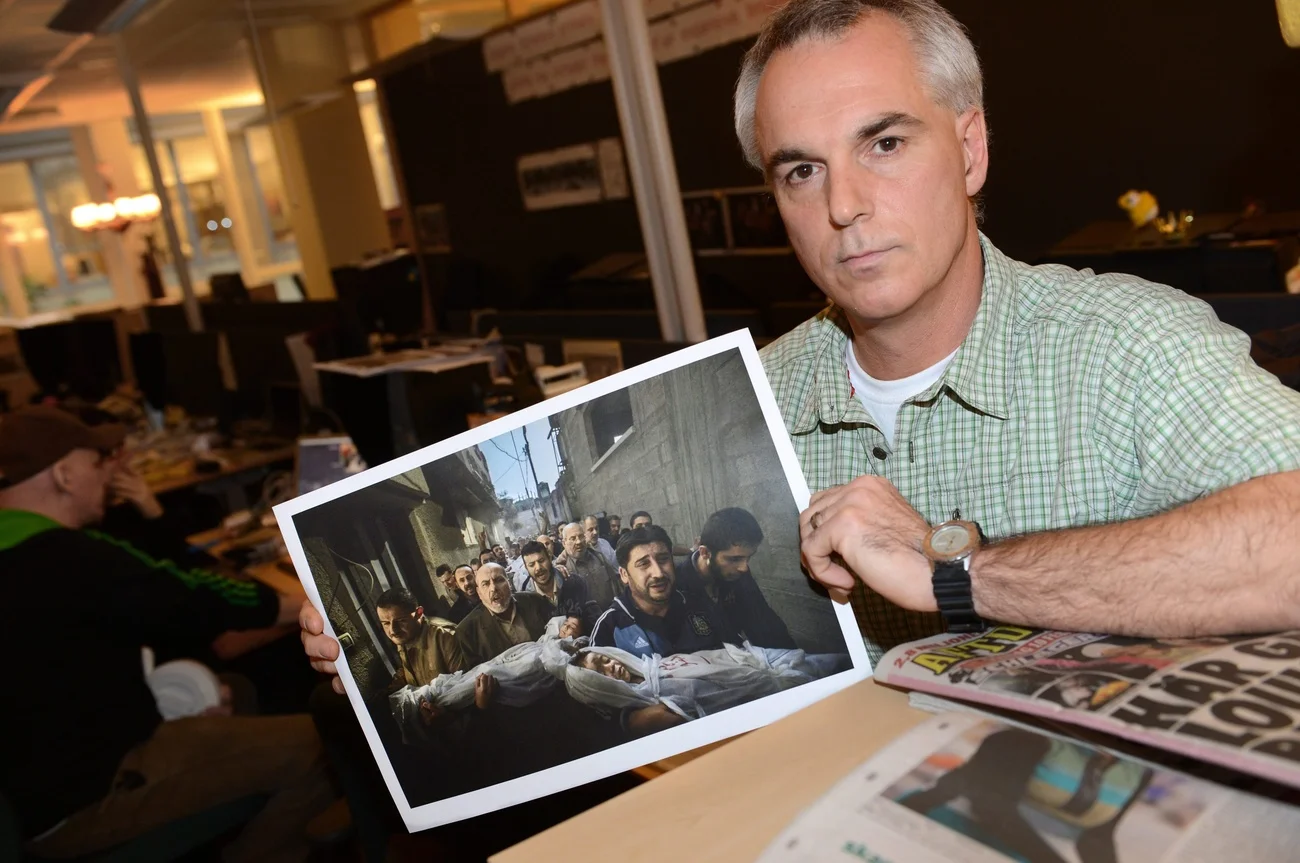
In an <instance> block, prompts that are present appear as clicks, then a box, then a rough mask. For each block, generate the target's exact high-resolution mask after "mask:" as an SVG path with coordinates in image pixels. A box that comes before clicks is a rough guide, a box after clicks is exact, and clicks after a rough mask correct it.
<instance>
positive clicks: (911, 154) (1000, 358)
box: [735, 0, 1300, 658]
mask: <svg viewBox="0 0 1300 863" xmlns="http://www.w3.org/2000/svg"><path fill="white" fill-rule="evenodd" d="M735 121H736V131H737V135H738V136H739V138H740V141H741V144H742V146H743V148H744V151H745V154H746V157H747V158H748V160H749V161H750V163H751V164H753V165H754V166H755V167H757V168H759V169H760V170H762V171H763V172H764V175H765V176H766V178H767V179H768V180H769V181H770V183H771V186H772V190H773V196H774V197H775V199H776V203H777V206H778V207H779V209H780V212H781V216H782V218H783V220H784V222H785V225H786V228H787V229H788V232H789V236H790V243H791V246H792V247H793V248H794V251H795V253H796V255H797V256H798V258H799V260H800V262H801V264H802V265H803V266H804V268H805V269H806V270H807V271H808V274H809V276H810V277H811V278H812V280H813V281H814V282H815V283H816V284H817V285H818V286H819V287H820V288H821V289H822V291H823V292H824V293H825V294H826V295H827V297H828V298H829V299H830V300H831V302H832V305H831V306H830V308H828V309H827V311H825V312H824V313H822V314H820V315H818V316H817V317H816V318H814V319H813V320H811V321H808V322H806V323H804V324H802V325H800V326H799V327H798V328H796V329H795V330H793V331H792V332H790V333H788V334H787V335H785V336H783V337H782V338H780V339H778V340H777V341H776V342H774V343H773V344H772V345H770V346H768V347H767V348H765V349H764V351H763V354H762V356H763V361H764V365H765V368H766V371H767V374H768V377H769V379H770V381H771V383H772V389H773V392H774V393H775V396H776V401H777V404H778V406H779V408H780V410H781V413H782V416H783V418H784V420H785V424H786V427H787V430H788V431H789V433H790V437H791V441H792V443H793V444H794V448H795V452H796V454H797V455H798V457H799V461H800V464H801V466H802V468H803V471H804V475H805V477H806V479H807V481H808V485H809V486H810V488H812V489H813V490H814V491H815V492H817V493H816V494H814V496H813V498H812V501H811V503H810V506H809V507H808V509H807V510H806V511H805V512H804V513H803V514H802V515H801V519H800V527H801V538H802V551H803V556H804V559H805V562H806V564H807V567H808V570H809V572H810V573H811V574H812V575H813V577H814V578H816V579H817V580H819V581H821V582H822V583H823V584H825V585H827V586H828V587H829V588H830V589H831V590H832V592H833V593H834V594H835V595H836V596H837V597H838V598H841V599H842V598H844V597H846V596H848V597H849V598H850V599H851V601H852V603H853V607H854V611H855V612H856V615H857V618H858V621H859V624H860V626H861V627H862V630H863V634H864V635H865V636H866V638H867V641H868V650H869V653H870V654H871V655H872V657H873V658H878V657H879V656H880V654H881V651H882V649H884V648H888V647H890V646H892V645H895V644H898V643H900V642H903V641H908V640H912V639H916V638H921V637H924V636H929V635H932V634H934V633H935V632H938V631H942V630H943V629H944V628H945V627H956V628H974V629H978V628H980V627H982V626H983V625H984V624H983V621H984V620H1005V621H1013V622H1015V623H1020V624H1026V625H1031V626H1036V627H1043V628H1048V629H1069V630H1082V631H1106V632H1112V633H1120V634H1130V635H1141V636H1166V635H1197V634H1215V633H1237V632H1260V631H1273V630H1282V629H1289V628H1292V627H1295V626H1297V625H1300V580H1297V577H1296V572H1297V570H1296V564H1295V561H1296V558H1297V556H1300V531H1297V530H1295V524H1296V520H1297V517H1298V515H1300V511H1298V509H1297V501H1300V471H1297V468H1300V395H1298V394H1297V393H1295V392H1293V391H1290V390H1287V389H1285V388H1284V387H1282V386H1281V385H1280V384H1279V383H1278V381H1277V379H1276V378H1274V377H1272V376H1271V375H1269V374H1267V373H1265V372H1263V371H1261V370H1260V369H1259V368H1258V367H1257V366H1255V364H1254V363H1253V362H1252V361H1251V359H1250V356H1249V347H1250V345H1249V340H1248V339H1247V338H1246V337H1245V336H1243V335H1242V334H1241V333H1239V332H1237V331H1235V330H1233V329H1231V328H1229V327H1226V326H1224V325H1223V324H1221V323H1219V322H1218V321H1217V320H1216V319H1215V317H1214V315H1213V313H1212V311H1211V310H1210V308H1209V307H1208V306H1207V305H1206V304H1205V303H1203V302H1201V301H1200V300H1196V299H1192V298H1190V297H1188V296H1186V295H1185V294H1182V293H1180V292H1178V291H1175V290H1173V289H1170V288H1167V287H1163V286H1160V285H1154V284H1151V283H1147V282H1143V281H1142V280H1140V279H1136V278H1133V277H1130V276H1123V275H1116V274H1106V275H1100V276H1094V275H1091V274H1090V273H1087V272H1082V273H1081V272H1077V271H1074V270H1070V269H1068V268H1065V267H1060V266H1042V267H1030V266H1027V265H1025V264H1022V263H1019V262H1017V261H1014V260H1011V259H1010V258H1007V257H1006V256H1005V255H1003V254H1002V253H1001V252H999V251H998V249H997V248H996V247H995V246H994V245H993V244H992V242H991V241H990V240H989V239H988V238H986V237H984V236H983V235H982V234H981V233H980V231H979V228H978V208H977V198H978V195H979V194H980V191H981V189H982V188H983V185H984V181H985V178H986V176H987V172H988V166H989V147H988V131H987V128H986V123H985V114H984V98H983V83H982V80H981V74H980V68H979V60H978V58H977V56H976V54H975V51H974V48H973V46H972V45H971V43H970V40H969V39H968V38H967V36H966V34H965V32H964V31H963V30H962V28H961V25H960V24H958V23H957V22H956V21H955V20H954V19H953V18H952V16H951V15H950V14H949V13H948V12H947V11H945V10H944V9H943V8H942V6H940V5H939V4H938V3H936V2H933V0H888V2H885V0H791V2H789V3H788V4H786V5H785V6H783V7H781V8H780V9H778V10H777V11H776V12H774V13H773V15H772V17H771V18H770V19H769V20H768V22H767V24H766V25H765V27H764V29H763V31H762V33H761V34H760V35H759V37H758V39H757V41H756V43H755V45H754V46H753V48H751V50H750V51H749V53H748V54H747V55H746V58H745V63H744V67H743V69H742V72H741V76H740V80H739V83H738V85H737V88H736V102H735ZM963 519H964V521H963ZM949 520H951V521H949ZM945 523H946V524H945ZM972 523H978V525H979V527H981V528H982V529H983V533H984V534H986V535H987V536H989V537H991V538H992V539H993V540H994V541H993V543H992V544H990V545H988V546H986V547H980V542H979V536H978V534H979V530H977V529H976V527H975V526H974V524H972ZM932 526H933V532H932ZM941 529H942V533H940V530H941ZM1011 537H1014V538H1011ZM930 539H939V540H940V541H939V542H938V544H932V545H931V546H930V549H931V550H930V553H929V554H928V555H927V554H926V553H925V552H924V551H923V549H924V547H925V545H926V543H927V540H930ZM936 586H938V587H939V588H940V592H941V593H943V595H944V596H945V607H944V608H943V615H942V616H941V615H940V614H936V612H937V611H939V604H938V601H937V600H936Z"/></svg>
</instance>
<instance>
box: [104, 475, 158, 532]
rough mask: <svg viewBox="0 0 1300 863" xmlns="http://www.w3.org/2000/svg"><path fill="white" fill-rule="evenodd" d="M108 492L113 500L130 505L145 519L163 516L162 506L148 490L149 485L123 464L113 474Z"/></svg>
mask: <svg viewBox="0 0 1300 863" xmlns="http://www.w3.org/2000/svg"><path fill="white" fill-rule="evenodd" d="M108 490H109V493H111V494H112V495H113V497H114V498H115V499H117V500H121V501H125V502H127V503H130V504H131V505H132V506H134V507H135V508H136V509H137V510H139V511H140V515H142V516H144V517H145V518H147V519H150V520H152V519H155V518H160V517H161V516H162V514H163V508H162V504H160V503H159V502H158V498H157V497H155V496H154V493H153V491H151V490H150V488H149V483H147V482H145V481H144V478H143V477H141V476H140V475H139V474H138V473H136V472H135V471H133V470H131V468H130V467H129V466H128V465H127V464H126V463H125V462H124V463H123V464H122V465H121V466H120V467H119V468H118V469H117V470H116V471H115V472H114V473H113V478H112V479H110V480H109V482H108Z"/></svg>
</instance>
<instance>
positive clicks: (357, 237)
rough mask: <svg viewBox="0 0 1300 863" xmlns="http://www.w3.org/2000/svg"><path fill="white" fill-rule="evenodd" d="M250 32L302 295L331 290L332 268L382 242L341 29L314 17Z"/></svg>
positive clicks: (384, 228) (383, 228)
mask: <svg viewBox="0 0 1300 863" xmlns="http://www.w3.org/2000/svg"><path fill="white" fill-rule="evenodd" d="M252 39H253V45H254V52H255V54H256V55H257V56H259V57H260V58H261V61H262V62H261V63H260V64H259V75H260V76H261V81H262V94H263V96H264V98H265V100H266V105H267V111H268V114H269V116H270V119H271V127H272V131H273V132H274V138H275V148H276V154H277V155H278V157H279V160H280V172H281V174H282V175H283V177H284V183H285V186H286V191H287V193H288V198H289V219H290V221H291V223H292V224H293V232H294V236H295V238H296V239H297V242H298V252H299V256H300V258H301V259H302V268H303V282H304V284H305V286H306V289H307V296H308V297H309V298H312V299H317V298H329V297H333V296H334V283H333V280H332V279H331V277H330V270H331V269H332V268H334V267H338V266H342V265H344V264H349V263H352V262H353V261H356V260H358V259H360V258H361V256H362V255H363V254H365V253H367V252H373V251H381V250H384V249H387V248H388V246H389V237H388V224H387V221H386V220H385V218H384V212H383V210H382V209H381V208H380V206H379V192H378V190H377V189H376V188H375V178H374V174H373V173H372V171H371V169H370V154H369V152H368V150H367V149H366V139H365V132H364V131H363V130H362V128H361V114H360V111H359V110H358V109H357V103H356V98H355V97H354V95H353V93H352V88H351V86H350V85H348V84H346V83H343V82H344V81H345V79H346V78H347V77H348V76H349V75H350V69H349V67H348V52H347V47H346V45H345V43H344V40H343V32H342V29H341V28H340V26H339V25H338V24H335V23H332V22H331V23H313V24H302V25H294V26H289V27H276V28H269V29H258V30H257V31H256V32H255V33H253V34H252ZM331 94H332V95H333V96H334V98H331V99H328V100H325V97H326V96H327V95H331ZM290 106H293V107H294V109H293V110H289V109H290Z"/></svg>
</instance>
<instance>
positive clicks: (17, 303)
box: [0, 230, 32, 320]
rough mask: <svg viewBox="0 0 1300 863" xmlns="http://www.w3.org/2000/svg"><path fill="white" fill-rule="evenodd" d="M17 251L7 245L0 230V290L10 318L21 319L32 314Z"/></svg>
mask: <svg viewBox="0 0 1300 863" xmlns="http://www.w3.org/2000/svg"><path fill="white" fill-rule="evenodd" d="M17 258H18V250H17V249H15V248H14V247H13V246H11V245H9V243H8V242H7V240H6V238H5V232H4V231H3V230H0V290H3V291H4V297H5V305H6V306H8V307H9V312H8V315H9V317H11V318H18V319H20V320H21V319H22V318H25V317H27V316H28V315H30V314H31V313H32V310H31V306H30V304H28V302H27V291H26V290H25V289H24V288H23V275H22V268H20V267H19V266H18V260H17Z"/></svg>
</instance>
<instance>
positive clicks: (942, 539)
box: [929, 524, 979, 560]
mask: <svg viewBox="0 0 1300 863" xmlns="http://www.w3.org/2000/svg"><path fill="white" fill-rule="evenodd" d="M978 543H979V538H978V537H975V536H972V535H971V530H970V529H969V528H967V527H966V525H965V524H942V525H940V526H939V527H937V528H936V529H935V531H934V533H932V534H930V539H929V545H930V548H931V549H932V550H933V551H934V554H935V555H936V556H938V557H939V558H940V559H947V560H951V559H952V558H955V557H958V556H960V555H961V554H962V553H963V552H966V551H967V550H971V549H973V548H974V547H975V546H976V545H978Z"/></svg>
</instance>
